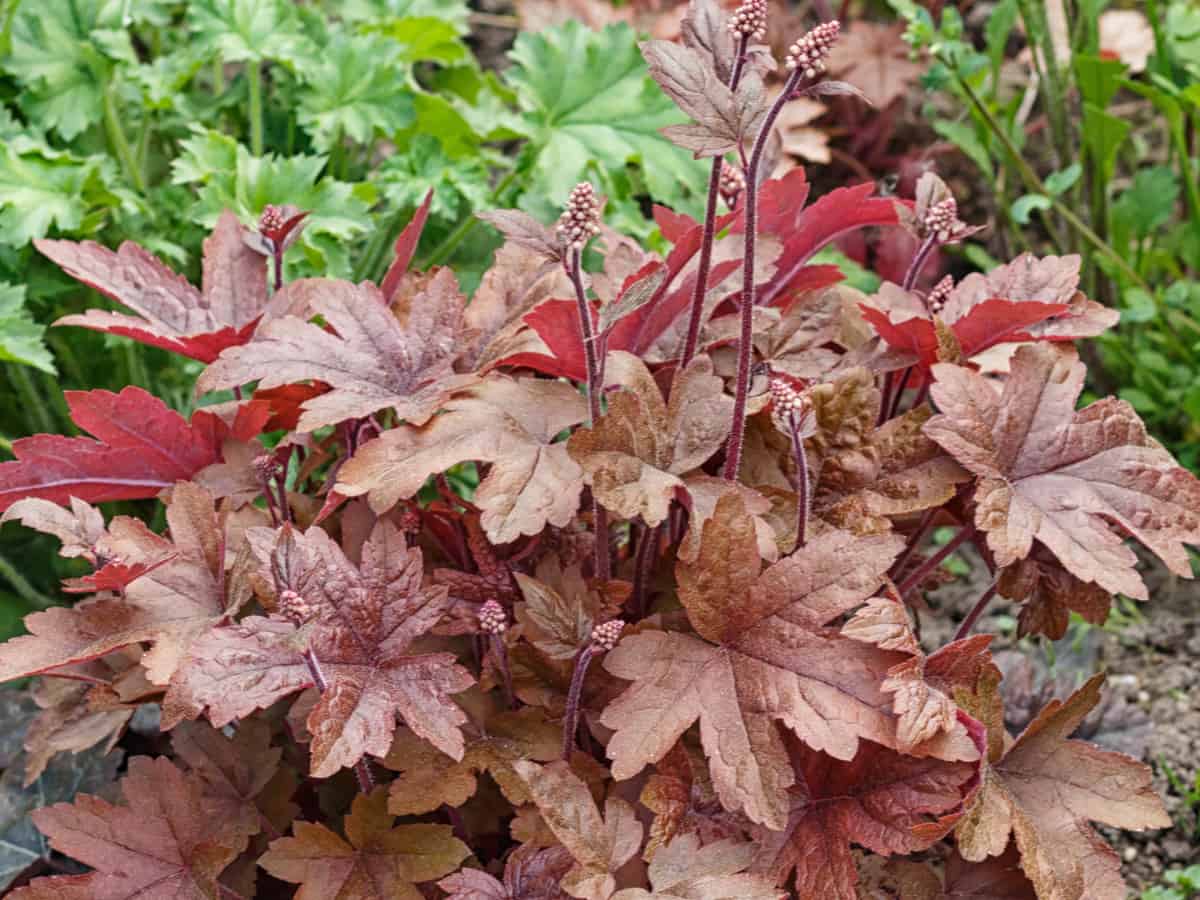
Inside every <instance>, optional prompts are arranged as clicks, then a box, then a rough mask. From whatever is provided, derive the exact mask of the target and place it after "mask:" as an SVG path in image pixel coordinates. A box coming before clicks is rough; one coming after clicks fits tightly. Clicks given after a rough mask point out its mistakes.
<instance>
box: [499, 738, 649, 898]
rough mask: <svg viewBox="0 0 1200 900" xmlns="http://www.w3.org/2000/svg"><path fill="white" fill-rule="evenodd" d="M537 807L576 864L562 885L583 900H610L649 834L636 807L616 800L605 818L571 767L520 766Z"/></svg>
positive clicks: (607, 806) (517, 766)
mask: <svg viewBox="0 0 1200 900" xmlns="http://www.w3.org/2000/svg"><path fill="white" fill-rule="evenodd" d="M513 768H514V769H516V772H517V774H518V775H520V776H521V778H522V779H524V781H525V784H526V787H527V788H528V789H529V793H530V795H531V796H532V797H533V802H534V803H535V804H536V805H537V808H538V811H539V812H540V813H541V814H542V818H543V819H544V820H545V822H546V824H547V825H548V826H549V827H550V830H551V831H552V832H554V836H555V837H556V838H558V840H559V842H560V843H561V844H562V845H563V846H564V847H566V848H567V852H569V853H570V854H571V856H572V857H574V859H575V867H574V868H573V869H571V871H570V872H568V873H567V874H566V875H565V876H564V877H563V881H562V886H563V889H564V890H565V891H566V892H567V893H568V894H570V895H571V896H572V897H579V898H580V900H608V898H609V897H611V896H612V894H613V891H614V889H615V888H616V881H615V880H614V878H613V873H615V872H616V871H617V870H618V869H620V868H621V867H622V866H623V865H625V863H627V862H628V861H629V860H631V859H632V858H633V857H634V856H635V855H636V854H637V852H638V850H640V849H641V846H642V834H643V829H642V825H641V823H640V822H638V820H637V816H636V814H635V812H634V809H633V807H632V806H630V805H629V804H628V803H626V802H625V801H624V800H622V799H621V798H619V797H615V796H610V797H609V798H608V800H607V801H606V802H605V804H604V813H603V815H601V813H600V810H599V808H598V807H597V806H596V801H595V800H593V799H592V794H591V792H590V791H589V790H588V787H587V785H586V784H585V783H584V782H583V780H582V779H580V778H579V776H577V775H576V774H575V773H574V772H572V771H571V768H570V766H568V765H567V764H566V763H565V762H562V761H559V762H553V763H550V764H549V765H547V766H539V765H538V764H537V763H533V762H527V761H526V762H517V763H514V765H513Z"/></svg>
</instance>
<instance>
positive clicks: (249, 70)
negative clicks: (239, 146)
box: [246, 61, 263, 156]
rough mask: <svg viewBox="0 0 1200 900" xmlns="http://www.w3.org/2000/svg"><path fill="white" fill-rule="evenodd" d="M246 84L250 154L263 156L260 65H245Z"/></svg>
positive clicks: (256, 63) (252, 63) (255, 62)
mask: <svg viewBox="0 0 1200 900" xmlns="http://www.w3.org/2000/svg"><path fill="white" fill-rule="evenodd" d="M246 84H247V87H248V88H249V91H250V110H249V116H250V152H251V153H253V154H254V155H255V156H262V154H263V98H262V63H260V62H257V61H254V62H249V63H247V64H246Z"/></svg>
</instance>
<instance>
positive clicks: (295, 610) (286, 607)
mask: <svg viewBox="0 0 1200 900" xmlns="http://www.w3.org/2000/svg"><path fill="white" fill-rule="evenodd" d="M279 612H280V614H281V615H283V617H284V618H285V619H290V620H291V621H293V622H295V623H296V624H297V625H303V624H304V623H305V622H307V621H308V620H309V619H311V618H312V617H313V616H314V615H315V614H316V610H315V609H314V608H313V605H312V604H311V603H309V602H308V601H307V600H306V599H305V598H304V597H302V596H301V595H300V594H297V593H296V592H295V591H293V590H286V591H280V592H279Z"/></svg>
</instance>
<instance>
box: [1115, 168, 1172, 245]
mask: <svg viewBox="0 0 1200 900" xmlns="http://www.w3.org/2000/svg"><path fill="white" fill-rule="evenodd" d="M1179 193H1180V185H1179V178H1178V176H1177V175H1176V174H1175V171H1174V170H1173V169H1171V168H1170V167H1168V166H1153V167H1151V168H1149V169H1142V170H1140V171H1139V172H1138V173H1137V174H1136V175H1134V176H1133V183H1132V184H1131V185H1130V186H1129V187H1128V188H1126V190H1125V191H1124V192H1123V193H1122V194H1121V195H1120V196H1119V197H1118V198H1117V199H1116V202H1115V203H1113V217H1114V219H1116V220H1118V222H1119V224H1120V225H1121V226H1123V227H1124V228H1126V229H1128V230H1129V231H1131V232H1132V233H1133V234H1134V235H1135V236H1137V237H1139V238H1144V237H1149V236H1150V235H1151V234H1153V233H1154V232H1155V231H1157V230H1158V229H1159V228H1161V227H1162V226H1163V225H1165V224H1166V223H1167V222H1168V221H1170V219H1171V216H1172V215H1173V214H1174V212H1175V204H1176V203H1177V202H1178V201H1179Z"/></svg>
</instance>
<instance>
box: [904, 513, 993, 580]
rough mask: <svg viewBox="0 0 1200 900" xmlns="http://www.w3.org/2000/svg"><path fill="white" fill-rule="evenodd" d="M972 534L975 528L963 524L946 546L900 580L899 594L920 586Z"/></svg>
mask: <svg viewBox="0 0 1200 900" xmlns="http://www.w3.org/2000/svg"><path fill="white" fill-rule="evenodd" d="M974 536H975V529H974V528H973V527H971V526H969V525H967V526H963V528H962V529H960V530H959V532H958V534H956V535H955V536H954V537H953V538H951V540H950V542H949V543H947V544H946V546H944V547H943V548H942V549H941V550H939V551H938V552H937V553H935V554H933V556H931V557H929V559H927V560H925V562H923V563H921V565H919V566H917V567H916V568H915V569H914V570H913V571H912V574H910V575H909V576H908V577H907V578H905V579H904V580H903V581H902V582H900V585H899V586H898V587H897V590H898V591H899V592H900V596H901V597H904V596H906V595H907V594H908V593H909V592H910V591H911V590H912V589H913V588H917V587H920V586H921V582H923V581H924V580H925V579H926V578H928V577H929V575H930V573H931V572H934V571H936V570H937V567H938V566H940V565H941V564H942V563H943V562H945V560H946V557H947V556H949V555H950V554H951V553H953V552H954V551H955V550H957V549H958V548H959V547H961V546H962V545H963V544H965V543H966V542H967V541H969V540H970V539H971V538H973V537H974Z"/></svg>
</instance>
